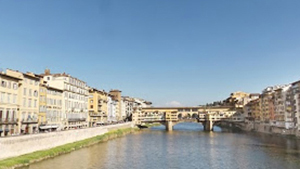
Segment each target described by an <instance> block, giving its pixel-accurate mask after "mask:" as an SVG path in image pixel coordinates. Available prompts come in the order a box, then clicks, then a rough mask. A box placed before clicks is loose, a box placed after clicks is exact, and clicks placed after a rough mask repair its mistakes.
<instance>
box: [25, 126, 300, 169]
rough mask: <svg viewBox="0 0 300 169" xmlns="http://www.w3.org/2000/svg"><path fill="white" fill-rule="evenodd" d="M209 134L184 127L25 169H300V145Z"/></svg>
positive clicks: (140, 135) (132, 137)
mask: <svg viewBox="0 0 300 169" xmlns="http://www.w3.org/2000/svg"><path fill="white" fill-rule="evenodd" d="M214 130H215V131H214V132H204V131H203V127H202V126H201V125H199V124H195V123H182V124H178V125H176V126H175V127H174V130H173V131H171V132H168V131H165V130H164V127H163V126H158V127H153V128H151V129H146V130H144V131H142V132H136V133H134V134H129V135H126V136H124V137H122V138H117V139H113V140H110V141H108V142H104V143H99V144H96V145H93V146H90V147H87V148H83V149H80V150H77V151H74V152H71V153H68V154H64V155H61V156H58V157H55V158H52V159H48V160H45V161H41V162H38V163H35V164H32V165H30V166H28V167H24V168H23V169H102V168H103V169H152V168H153V169H181V168H184V169H198V168H199V169H202V168H206V169H209V168H213V169H227V168H228V169H266V168H271V169H299V168H300V141H299V140H297V139H295V138H284V137H279V136H271V135H265V134H254V133H234V132H224V131H222V130H221V129H220V128H216V127H215V128H214Z"/></svg>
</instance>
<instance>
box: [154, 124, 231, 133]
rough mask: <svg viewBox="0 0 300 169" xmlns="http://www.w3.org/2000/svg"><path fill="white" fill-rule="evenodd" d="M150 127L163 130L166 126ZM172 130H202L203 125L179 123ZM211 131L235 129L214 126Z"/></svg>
mask: <svg viewBox="0 0 300 169" xmlns="http://www.w3.org/2000/svg"><path fill="white" fill-rule="evenodd" d="M150 129H151V130H159V131H165V130H166V127H165V126H164V125H160V126H154V127H151V128H150ZM173 130H174V131H203V132H204V127H203V125H202V124H199V123H179V124H176V125H175V126H174V127H173ZM213 132H235V131H230V130H228V129H226V130H223V129H222V128H221V127H218V126H214V128H213Z"/></svg>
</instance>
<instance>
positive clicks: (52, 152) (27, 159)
mask: <svg viewBox="0 0 300 169" xmlns="http://www.w3.org/2000/svg"><path fill="white" fill-rule="evenodd" d="M138 130H139V129H138V128H122V129H112V130H111V131H108V132H107V133H104V134H102V135H98V136H95V137H92V138H88V139H84V140H81V141H76V142H73V143H68V144H65V145H61V146H57V147H54V148H51V149H47V150H42V151H36V152H33V153H29V154H25V155H21V156H18V157H12V158H7V159H4V160H1V161H0V169H10V168H12V169H13V168H18V167H22V166H26V165H30V164H32V163H35V162H38V161H41V160H45V159H48V158H52V157H55V156H58V155H61V154H66V153H69V152H72V151H75V150H78V149H80V148H83V147H87V146H90V145H94V144H97V143H100V142H105V141H108V140H110V139H114V138H117V137H121V136H124V135H126V134H129V133H132V132H135V131H138Z"/></svg>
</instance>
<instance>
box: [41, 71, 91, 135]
mask: <svg viewBox="0 0 300 169" xmlns="http://www.w3.org/2000/svg"><path fill="white" fill-rule="evenodd" d="M42 76H43V79H44V81H46V83H47V85H49V86H50V87H52V88H56V89H59V90H62V91H63V94H62V115H61V116H62V119H63V120H62V121H63V122H62V124H63V129H77V128H85V127H88V122H87V118H88V95H89V93H88V87H87V84H86V82H84V81H82V80H79V79H77V78H75V77H72V76H70V75H68V74H65V73H62V74H51V73H50V70H46V71H45V74H42Z"/></svg>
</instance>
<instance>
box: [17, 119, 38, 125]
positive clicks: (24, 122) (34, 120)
mask: <svg viewBox="0 0 300 169" xmlns="http://www.w3.org/2000/svg"><path fill="white" fill-rule="evenodd" d="M21 122H22V124H37V123H38V119H37V118H27V119H23V120H22V121H21Z"/></svg>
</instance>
